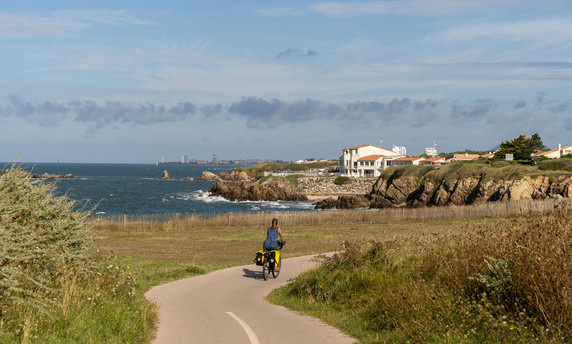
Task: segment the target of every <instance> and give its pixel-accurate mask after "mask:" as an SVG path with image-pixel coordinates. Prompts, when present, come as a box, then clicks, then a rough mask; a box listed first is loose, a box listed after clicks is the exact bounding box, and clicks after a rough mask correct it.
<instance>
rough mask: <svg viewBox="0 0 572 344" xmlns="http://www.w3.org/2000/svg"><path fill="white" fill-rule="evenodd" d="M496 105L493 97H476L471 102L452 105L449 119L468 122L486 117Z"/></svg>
mask: <svg viewBox="0 0 572 344" xmlns="http://www.w3.org/2000/svg"><path fill="white" fill-rule="evenodd" d="M497 106H498V102H497V101H496V100H493V99H477V100H475V101H474V103H473V104H464V105H457V104H455V105H453V107H452V108H451V115H450V117H451V119H452V120H454V121H456V122H458V123H470V122H475V121H479V120H482V119H486V118H487V117H488V116H489V115H490V114H491V112H492V111H493V110H495V109H496V108H497Z"/></svg>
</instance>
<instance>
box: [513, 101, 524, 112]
mask: <svg viewBox="0 0 572 344" xmlns="http://www.w3.org/2000/svg"><path fill="white" fill-rule="evenodd" d="M525 107H526V100H524V99H523V100H521V101H519V102H518V103H516V104H514V106H513V109H514V110H520V109H523V108H525Z"/></svg>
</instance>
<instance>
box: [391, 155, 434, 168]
mask: <svg viewBox="0 0 572 344" xmlns="http://www.w3.org/2000/svg"><path fill="white" fill-rule="evenodd" d="M422 160H425V158H422V157H420V156H404V157H400V158H395V159H393V160H391V161H389V162H388V164H387V165H388V166H404V165H419V163H420V162H421V161H422Z"/></svg>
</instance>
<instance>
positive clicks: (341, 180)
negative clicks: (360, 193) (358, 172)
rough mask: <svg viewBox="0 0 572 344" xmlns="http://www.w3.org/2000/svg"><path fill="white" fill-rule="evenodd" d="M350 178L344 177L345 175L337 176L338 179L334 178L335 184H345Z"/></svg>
mask: <svg viewBox="0 0 572 344" xmlns="http://www.w3.org/2000/svg"><path fill="white" fill-rule="evenodd" d="M348 179H350V178H349V177H344V176H337V177H336V179H334V184H336V185H344V184H345V183H346V182H347V181H348Z"/></svg>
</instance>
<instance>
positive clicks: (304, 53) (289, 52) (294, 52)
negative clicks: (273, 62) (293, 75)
mask: <svg viewBox="0 0 572 344" xmlns="http://www.w3.org/2000/svg"><path fill="white" fill-rule="evenodd" d="M316 55H317V53H316V52H315V51H313V50H307V49H303V50H301V49H296V48H288V49H286V50H284V51H283V52H281V53H278V54H277V55H276V57H277V58H284V57H314V56H316Z"/></svg>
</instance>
